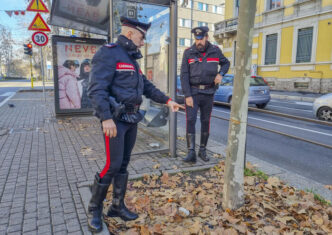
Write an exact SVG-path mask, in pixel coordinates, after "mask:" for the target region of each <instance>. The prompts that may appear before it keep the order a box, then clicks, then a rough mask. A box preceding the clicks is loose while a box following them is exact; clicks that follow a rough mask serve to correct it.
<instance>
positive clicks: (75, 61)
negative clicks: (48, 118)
mask: <svg viewBox="0 0 332 235" xmlns="http://www.w3.org/2000/svg"><path fill="white" fill-rule="evenodd" d="M104 43H105V40H103V39H87V38H73V37H63V36H53V37H52V46H53V61H54V92H55V94H54V97H55V111H56V114H72V113H76V114H80V113H82V114H83V113H91V112H92V105H91V102H90V100H89V98H88V96H87V87H88V81H89V74H90V71H91V60H92V57H93V56H94V54H95V53H96V52H97V50H98V49H99V48H100V47H101V46H102V45H103V44H104Z"/></svg>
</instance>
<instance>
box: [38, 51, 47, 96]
mask: <svg viewBox="0 0 332 235" xmlns="http://www.w3.org/2000/svg"><path fill="white" fill-rule="evenodd" d="M39 53H40V72H41V76H42V81H43V97H44V102H46V96H45V72H44V71H45V69H44V68H45V67H44V57H43V48H42V47H39Z"/></svg>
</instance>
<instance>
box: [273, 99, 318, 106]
mask: <svg viewBox="0 0 332 235" xmlns="http://www.w3.org/2000/svg"><path fill="white" fill-rule="evenodd" d="M271 102H272V103H281V104H298V105H306V106H312V105H313V103H311V102H304V101H293V100H289V101H284V100H273V99H272V100H270V103H271Z"/></svg>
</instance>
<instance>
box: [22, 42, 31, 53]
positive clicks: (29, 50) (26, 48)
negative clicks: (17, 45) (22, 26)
mask: <svg viewBox="0 0 332 235" xmlns="http://www.w3.org/2000/svg"><path fill="white" fill-rule="evenodd" d="M23 46H24V54H27V55H32V44H31V43H29V44H23Z"/></svg>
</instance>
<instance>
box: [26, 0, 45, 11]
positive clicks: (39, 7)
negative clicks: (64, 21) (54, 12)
mask: <svg viewBox="0 0 332 235" xmlns="http://www.w3.org/2000/svg"><path fill="white" fill-rule="evenodd" d="M27 11H36V12H44V13H48V12H49V10H48V9H47V7H46V5H45V3H44V2H43V1H42V0H31V2H30V4H29V6H28V8H27Z"/></svg>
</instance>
